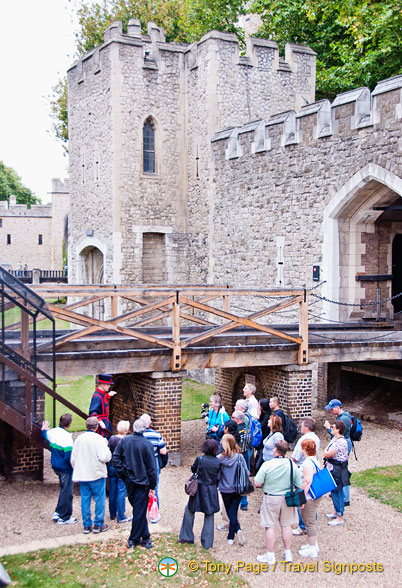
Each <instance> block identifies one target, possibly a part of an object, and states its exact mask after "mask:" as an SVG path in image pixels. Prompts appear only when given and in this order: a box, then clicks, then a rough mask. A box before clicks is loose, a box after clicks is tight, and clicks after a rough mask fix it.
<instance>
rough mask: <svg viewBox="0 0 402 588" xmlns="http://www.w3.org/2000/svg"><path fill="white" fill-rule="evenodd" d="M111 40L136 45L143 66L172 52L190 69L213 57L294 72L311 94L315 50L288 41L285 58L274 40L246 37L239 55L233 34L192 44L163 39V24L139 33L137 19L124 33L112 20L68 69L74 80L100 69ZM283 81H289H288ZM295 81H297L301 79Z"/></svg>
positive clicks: (226, 62)
mask: <svg viewBox="0 0 402 588" xmlns="http://www.w3.org/2000/svg"><path fill="white" fill-rule="evenodd" d="M114 43H119V44H121V45H127V46H129V47H132V48H133V49H134V50H135V49H137V51H138V52H139V54H140V55H141V65H142V67H143V68H144V69H156V70H157V69H159V68H160V67H161V65H162V63H163V62H164V61H165V60H167V59H168V58H169V55H172V54H181V55H183V57H184V64H183V67H184V68H185V70H186V71H193V70H194V69H197V68H199V67H200V66H201V65H202V64H203V63H205V61H207V60H211V59H216V60H217V61H219V62H220V63H221V64H222V66H223V67H226V66H227V65H229V66H230V67H235V66H236V67H239V68H240V69H241V70H244V69H245V68H246V69H249V68H250V69H252V70H253V69H255V70H258V71H260V72H265V73H266V74H269V72H271V73H272V74H278V75H279V76H280V77H281V78H283V77H284V78H288V77H289V76H290V77H291V76H293V75H294V76H298V77H299V78H304V80H305V84H304V86H305V87H304V88H303V92H304V94H303V97H302V98H301V101H302V103H306V102H307V101H309V100H311V99H312V98H313V97H314V90H315V61H316V53H315V52H314V51H313V50H312V49H310V47H306V46H304V45H295V44H291V43H288V44H287V45H286V50H285V58H282V57H281V56H280V55H279V49H278V45H277V44H276V43H275V42H274V41H271V40H267V39H258V38H254V37H248V38H247V42H246V54H245V55H242V54H241V50H240V46H239V41H238V39H237V37H236V35H234V34H231V33H222V32H218V31H211V32H209V33H207V34H206V35H204V36H203V37H202V38H201V39H200V41H198V42H196V43H193V44H191V45H188V44H184V43H166V36H165V31H164V30H163V28H161V27H158V26H157V25H156V24H155V23H153V22H150V23H148V28H147V34H146V35H145V34H142V33H141V25H140V21H139V20H137V19H131V20H130V21H129V23H128V27H127V32H126V33H123V29H122V23H121V21H117V22H114V23H112V24H111V25H110V26H109V27H108V28H107V29H106V30H105V32H104V43H103V45H101V46H100V47H96V48H95V49H92V50H91V51H89V52H88V53H87V54H86V55H84V56H83V57H82V58H81V59H79V60H78V61H77V62H75V63H74V64H73V65H72V66H71V68H70V69H69V72H70V73H72V72H75V82H76V83H78V84H80V83H83V82H84V80H85V76H88V75H96V74H98V73H99V72H100V71H102V53H103V52H104V51H105V50H106V49H107V48H108V47H110V45H111V44H114ZM212 54H213V55H212ZM284 83H285V84H286V85H288V82H284ZM298 84H299V85H300V80H299V82H298ZM302 85H303V84H302Z"/></svg>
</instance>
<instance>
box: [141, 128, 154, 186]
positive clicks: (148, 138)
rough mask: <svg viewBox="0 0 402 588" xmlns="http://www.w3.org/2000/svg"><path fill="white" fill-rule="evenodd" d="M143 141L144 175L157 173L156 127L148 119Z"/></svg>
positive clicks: (143, 132)
mask: <svg viewBox="0 0 402 588" xmlns="http://www.w3.org/2000/svg"><path fill="white" fill-rule="evenodd" d="M142 139H143V147H142V149H143V170H144V173H148V174H154V173H155V127H154V124H153V122H152V119H150V118H148V119H147V120H146V121H145V123H144V128H143V130H142Z"/></svg>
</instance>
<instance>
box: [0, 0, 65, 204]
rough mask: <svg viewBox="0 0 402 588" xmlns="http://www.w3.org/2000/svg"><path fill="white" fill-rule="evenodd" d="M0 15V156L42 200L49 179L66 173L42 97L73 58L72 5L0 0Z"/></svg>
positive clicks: (55, 1)
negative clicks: (0, 23) (0, 24)
mask: <svg viewBox="0 0 402 588" xmlns="http://www.w3.org/2000/svg"><path fill="white" fill-rule="evenodd" d="M0 15H1V22H2V27H1V33H0V56H1V58H0V76H1V77H0V79H1V89H0V160H2V161H3V162H4V163H5V165H7V166H9V167H12V168H14V169H15V170H16V172H17V173H18V174H19V175H20V176H21V178H22V181H23V183H24V184H25V185H26V186H27V187H28V188H31V190H32V191H33V192H34V193H35V194H36V195H37V196H38V197H39V198H41V199H42V202H46V201H48V199H49V196H48V195H47V192H50V189H51V179H52V178H54V177H61V178H64V177H66V176H67V175H68V172H67V161H68V160H67V157H65V156H63V148H62V146H61V144H60V143H59V142H58V141H56V139H54V135H53V134H52V132H51V127H52V119H51V118H50V115H49V111H50V108H49V99H48V97H49V96H50V95H51V94H52V88H53V87H54V86H55V85H56V84H57V82H58V80H59V79H60V78H62V77H63V76H64V75H65V72H66V70H67V68H68V67H69V66H70V65H71V64H72V63H73V61H74V53H75V44H74V32H75V31H76V24H75V23H74V22H73V18H74V4H73V3H72V2H69V1H68V0H2V1H1V8H0Z"/></svg>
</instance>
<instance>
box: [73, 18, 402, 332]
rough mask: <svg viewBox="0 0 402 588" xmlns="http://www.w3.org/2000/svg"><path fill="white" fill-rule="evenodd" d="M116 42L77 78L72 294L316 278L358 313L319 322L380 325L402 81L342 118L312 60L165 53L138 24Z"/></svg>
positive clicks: (330, 308) (291, 50) (230, 51)
mask: <svg viewBox="0 0 402 588" xmlns="http://www.w3.org/2000/svg"><path fill="white" fill-rule="evenodd" d="M104 41H105V42H104V44H103V45H102V46H101V47H98V48H96V49H94V50H93V51H91V52H89V53H88V54H87V55H86V56H84V57H83V58H82V59H80V60H79V61H78V62H77V63H75V64H74V65H73V66H72V68H71V69H70V70H69V74H68V80H69V124H70V177H71V192H72V207H71V216H70V251H69V260H70V266H71V272H70V280H71V281H72V282H80V281H81V282H82V281H85V280H88V279H89V281H91V280H93V281H96V277H97V276H102V278H101V279H103V281H105V282H113V283H124V282H126V283H127V282H131V283H133V282H134V283H141V282H146V281H148V280H151V281H156V282H165V283H166V282H167V283H176V284H177V283H179V284H180V283H187V284H188V283H215V284H226V283H228V284H231V285H233V286H242V287H244V286H246V285H247V286H250V287H253V286H259V287H266V288H272V287H275V286H277V287H282V288H283V287H285V288H291V287H298V288H299V287H301V286H304V285H305V286H306V287H311V286H312V285H313V281H312V268H313V265H318V266H319V267H320V279H321V280H322V281H325V284H324V285H323V287H322V289H321V290H320V293H321V294H323V295H324V296H325V297H327V298H328V299H329V300H335V301H341V302H347V303H350V304H354V305H356V306H354V307H349V308H348V307H340V306H336V305H334V304H332V303H328V302H325V301H324V302H321V301H320V302H319V303H317V304H316V305H315V307H314V310H316V311H317V312H316V313H315V315H316V317H323V318H325V319H330V320H332V319H334V320H348V319H350V318H373V317H374V316H375V313H376V308H375V306H371V307H360V305H361V303H362V302H363V301H367V300H369V301H372V300H375V299H376V297H377V294H378V292H379V293H380V295H381V298H382V299H386V298H388V297H389V296H390V294H391V280H389V279H386V278H384V277H383V278H381V280H380V281H379V282H378V281H376V280H373V278H372V276H373V275H374V276H375V275H385V276H386V275H389V274H391V273H392V267H393V266H394V265H395V260H392V241H393V239H394V237H395V235H396V234H398V233H402V215H399V216H398V215H392V214H391V215H390V214H388V216H387V213H384V214H383V211H384V210H385V209H386V208H387V207H389V206H391V205H393V204H395V203H396V202H397V201H398V199H399V197H400V195H402V170H401V167H402V162H401V153H402V149H401V141H402V139H401V136H400V135H401V120H402V102H401V88H402V76H399V77H396V78H392V79H390V80H384V81H382V82H379V83H378V85H377V87H376V88H375V89H374V91H373V92H372V93H370V91H369V90H368V88H358V89H356V90H352V91H350V92H346V93H344V94H341V95H339V96H337V97H336V98H335V100H334V101H333V103H332V104H331V103H330V102H329V101H327V100H322V101H319V102H314V90H315V58H316V56H315V53H314V52H313V51H311V49H309V48H308V47H303V46H296V45H287V47H286V53H285V58H284V59H283V58H281V57H280V56H279V52H278V48H277V46H276V44H275V43H273V42H272V41H269V40H264V39H254V38H252V39H248V41H247V53H246V55H244V56H242V55H240V53H239V47H238V43H237V40H236V38H235V36H234V35H229V34H225V33H218V32H214V31H213V32H210V33H208V34H207V35H205V36H204V37H203V38H202V39H201V40H200V41H199V42H198V43H194V44H193V45H182V44H175V43H166V42H165V37H164V33H163V30H162V29H159V28H158V27H157V26H156V25H155V24H153V23H149V25H148V34H146V35H144V34H142V33H141V30H140V25H139V22H138V21H136V20H135V19H133V20H131V21H130V22H129V25H128V30H127V32H126V33H123V32H122V26H121V23H119V22H117V23H114V24H113V25H111V26H110V27H109V28H108V29H107V30H106V32H105V36H104ZM148 119H149V120H151V121H152V124H153V127H154V131H155V172H154V173H148V172H144V169H143V139H142V130H143V126H144V123H145V121H146V120H148ZM153 244H154V245H155V246H153ZM250 260H252V264H251V263H250ZM102 263H103V271H102V267H101V266H102ZM91 265H92V266H93V267H95V266H96V272H95V271H94V272H93V273H94V275H93V276H92V278H91V277H88V275H89V274H88V267H90V266H91ZM158 268H159V269H158ZM95 274H96V275H95ZM158 274H160V275H159V280H158V279H156V280H155V277H158ZM367 275H370V276H371V278H370V279H369V280H367V279H366V276H367ZM250 310H252V309H251V308H250ZM393 312H394V311H393V306H392V304H391V303H390V302H388V303H386V304H384V305H383V307H382V308H381V316H388V317H392V316H393ZM316 317H313V316H311V317H310V318H311V319H312V320H314V319H315V318H316ZM295 318H296V317H295V315H292V314H291V313H282V315H281V316H280V317H279V315H277V316H275V317H274V318H273V320H275V321H278V320H280V321H281V322H283V321H286V320H288V319H289V320H291V321H294V320H295Z"/></svg>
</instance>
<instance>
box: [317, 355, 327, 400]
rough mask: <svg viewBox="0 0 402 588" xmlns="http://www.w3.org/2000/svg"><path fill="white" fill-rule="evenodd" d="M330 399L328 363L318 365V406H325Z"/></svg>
mask: <svg viewBox="0 0 402 588" xmlns="http://www.w3.org/2000/svg"><path fill="white" fill-rule="evenodd" d="M327 401H328V364H327V363H319V364H318V366H317V408H323V407H324V406H325V405H326V404H327Z"/></svg>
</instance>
